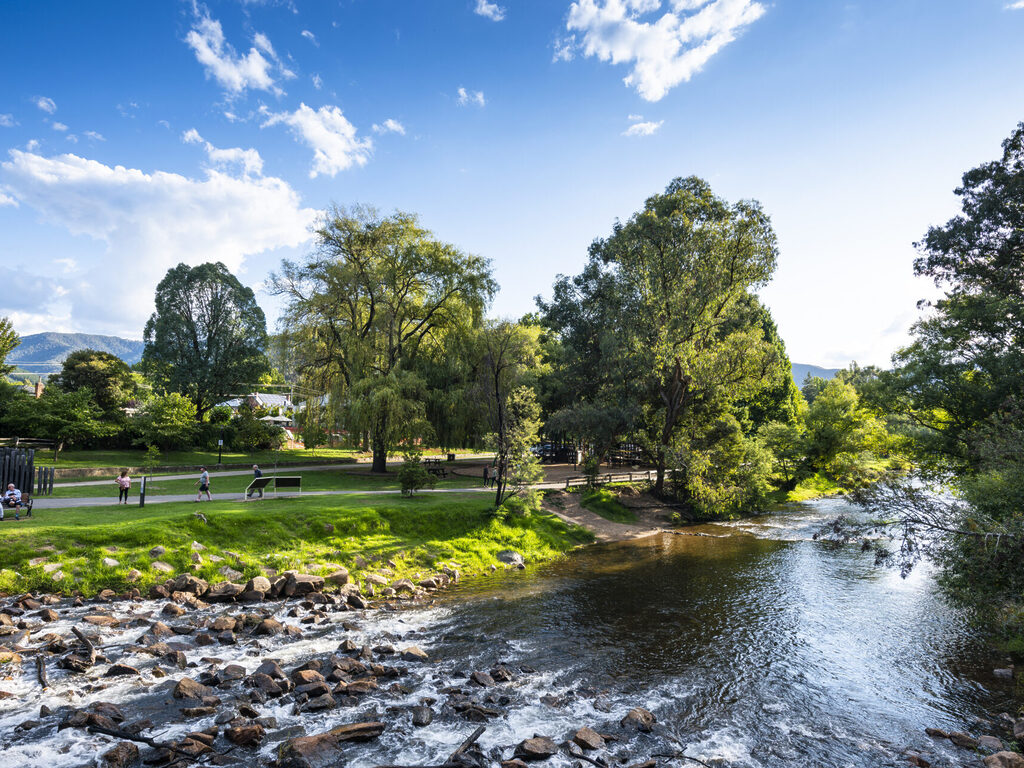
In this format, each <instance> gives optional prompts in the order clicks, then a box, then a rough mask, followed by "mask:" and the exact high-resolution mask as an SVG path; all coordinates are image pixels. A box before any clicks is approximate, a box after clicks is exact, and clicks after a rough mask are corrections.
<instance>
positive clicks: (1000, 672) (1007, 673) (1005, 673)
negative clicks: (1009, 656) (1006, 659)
mask: <svg viewBox="0 0 1024 768" xmlns="http://www.w3.org/2000/svg"><path fill="white" fill-rule="evenodd" d="M992 674H993V675H994V676H996V677H1001V678H1002V679H1004V680H1013V667H1010V668H1009V669H993V670H992Z"/></svg>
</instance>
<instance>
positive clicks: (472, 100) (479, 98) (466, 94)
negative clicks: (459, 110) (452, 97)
mask: <svg viewBox="0 0 1024 768" xmlns="http://www.w3.org/2000/svg"><path fill="white" fill-rule="evenodd" d="M458 93H459V98H458V102H459V106H460V107H464V106H466V105H467V104H476V105H477V106H478V107H482V106H484V105H485V104H486V103H487V101H486V100H485V99H484V92H483V91H467V90H466V89H465V88H462V87H460V88H459V92H458Z"/></svg>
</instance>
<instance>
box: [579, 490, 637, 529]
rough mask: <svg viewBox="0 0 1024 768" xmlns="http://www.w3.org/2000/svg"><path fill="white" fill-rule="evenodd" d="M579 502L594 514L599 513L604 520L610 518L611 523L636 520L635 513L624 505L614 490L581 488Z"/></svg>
mask: <svg viewBox="0 0 1024 768" xmlns="http://www.w3.org/2000/svg"><path fill="white" fill-rule="evenodd" d="M580 504H582V505H583V506H584V507H585V508H586V509H589V510H590V511H591V512H593V513H594V514H597V515H600V516H601V517H603V518H604V519H605V520H611V521H612V522H613V523H635V522H636V515H635V514H633V512H632V511H630V510H629V509H627V508H626V507H624V506H623V505H622V503H621V502H620V501H619V498H618V496H617V495H616V494H615V492H614V491H613V490H609V489H608V488H603V487H602V488H594V489H593V490H589V491H588V490H585V489H584V490H582V491H581V492H580Z"/></svg>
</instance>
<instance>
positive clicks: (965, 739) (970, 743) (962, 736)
mask: <svg viewBox="0 0 1024 768" xmlns="http://www.w3.org/2000/svg"><path fill="white" fill-rule="evenodd" d="M949 740H950V741H952V742H953V743H954V744H956V745H957V746H958V747H963V748H964V749H977V748H978V740H977V739H976V738H974V737H973V736H971V735H970V734H969V733H964V732H963V731H956V732H955V733H951V734H949Z"/></svg>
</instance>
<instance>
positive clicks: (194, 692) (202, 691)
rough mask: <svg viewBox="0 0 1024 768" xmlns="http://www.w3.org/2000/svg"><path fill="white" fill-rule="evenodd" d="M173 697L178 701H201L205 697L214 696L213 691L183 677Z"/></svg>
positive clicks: (176, 686)
mask: <svg viewBox="0 0 1024 768" xmlns="http://www.w3.org/2000/svg"><path fill="white" fill-rule="evenodd" d="M172 695H173V696H174V698H176V699H201V698H203V697H204V696H212V695H213V690H212V689H210V688H208V687H206V686H205V685H203V684H202V683H197V682H196V681H195V680H193V679H192V678H190V677H183V678H181V680H179V681H178V684H177V685H175V686H174V691H173V693H172Z"/></svg>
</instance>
